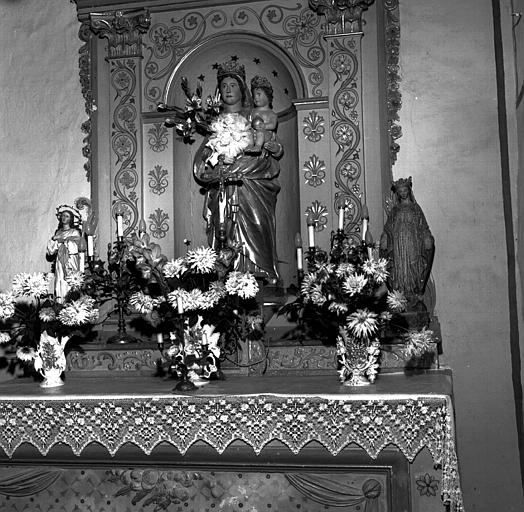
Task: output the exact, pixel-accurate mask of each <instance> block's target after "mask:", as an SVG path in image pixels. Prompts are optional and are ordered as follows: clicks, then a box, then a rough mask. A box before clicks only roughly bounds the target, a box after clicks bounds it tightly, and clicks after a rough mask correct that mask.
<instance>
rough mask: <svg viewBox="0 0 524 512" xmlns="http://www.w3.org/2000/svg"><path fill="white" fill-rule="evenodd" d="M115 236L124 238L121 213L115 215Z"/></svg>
mask: <svg viewBox="0 0 524 512" xmlns="http://www.w3.org/2000/svg"><path fill="white" fill-rule="evenodd" d="M116 236H117V237H118V238H122V237H123V236H124V222H123V217H122V214H121V213H117V214H116Z"/></svg>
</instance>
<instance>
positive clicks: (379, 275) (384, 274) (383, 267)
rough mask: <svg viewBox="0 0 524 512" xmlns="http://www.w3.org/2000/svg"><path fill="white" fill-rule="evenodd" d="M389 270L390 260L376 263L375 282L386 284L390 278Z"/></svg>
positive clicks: (381, 259)
mask: <svg viewBox="0 0 524 512" xmlns="http://www.w3.org/2000/svg"><path fill="white" fill-rule="evenodd" d="M387 268H388V260H386V259H385V258H379V259H378V260H377V261H376V262H375V281H376V282H377V283H378V284H381V283H384V282H385V281H386V279H387V278H388V275H389V272H388V271H387Z"/></svg>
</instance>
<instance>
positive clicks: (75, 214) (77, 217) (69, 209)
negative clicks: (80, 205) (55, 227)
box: [56, 204, 82, 224]
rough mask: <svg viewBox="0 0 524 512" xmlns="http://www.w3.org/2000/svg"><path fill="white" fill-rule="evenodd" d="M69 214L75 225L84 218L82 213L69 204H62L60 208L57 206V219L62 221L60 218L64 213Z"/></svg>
mask: <svg viewBox="0 0 524 512" xmlns="http://www.w3.org/2000/svg"><path fill="white" fill-rule="evenodd" d="M64 212H68V213H69V214H70V215H71V217H72V219H71V220H72V222H73V223H75V224H78V223H80V222H82V216H81V215H80V212H79V211H78V210H77V209H76V208H75V207H74V206H69V205H68V204H61V205H60V206H57V208H56V218H57V219H58V220H60V217H61V215H62V213H64Z"/></svg>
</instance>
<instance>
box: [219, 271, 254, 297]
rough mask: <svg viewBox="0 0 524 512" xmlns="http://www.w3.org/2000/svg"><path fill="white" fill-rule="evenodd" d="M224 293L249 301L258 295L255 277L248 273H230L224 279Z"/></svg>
mask: <svg viewBox="0 0 524 512" xmlns="http://www.w3.org/2000/svg"><path fill="white" fill-rule="evenodd" d="M226 291H227V293H229V294H230V295H238V296H239V297H242V298H243V299H251V298H253V297H254V296H255V295H256V294H257V293H258V283H257V280H256V279H255V276H254V275H253V274H251V273H249V272H238V271H234V272H230V273H229V275H228V277H227V279H226Z"/></svg>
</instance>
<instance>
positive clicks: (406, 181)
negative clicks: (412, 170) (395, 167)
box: [391, 176, 413, 192]
mask: <svg viewBox="0 0 524 512" xmlns="http://www.w3.org/2000/svg"><path fill="white" fill-rule="evenodd" d="M400 187H409V188H413V182H412V181H411V176H410V177H409V178H399V179H398V180H397V181H394V182H393V185H392V186H391V190H393V192H396V191H397V190H398V189H399V188H400Z"/></svg>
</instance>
